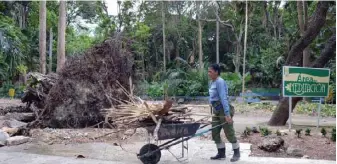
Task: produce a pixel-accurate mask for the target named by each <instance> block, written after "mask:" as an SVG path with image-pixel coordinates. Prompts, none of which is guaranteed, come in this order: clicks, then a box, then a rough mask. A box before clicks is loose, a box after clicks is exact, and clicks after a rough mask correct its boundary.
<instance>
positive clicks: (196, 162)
mask: <svg viewBox="0 0 337 164" xmlns="http://www.w3.org/2000/svg"><path fill="white" fill-rule="evenodd" d="M271 162H272V163H273V164H335V163H336V161H325V160H308V159H291V158H261V157H249V158H246V159H242V160H240V161H238V162H236V163H237V164H270V163H271ZM0 163H1V164H24V163H27V164H141V162H140V161H109V160H98V159H88V158H84V159H76V158H75V157H62V156H51V155H38V154H29V153H21V152H0ZM169 163H170V164H179V162H177V161H160V162H159V164H169ZM189 163H193V164H205V163H210V164H221V163H230V162H228V160H226V162H225V161H210V160H206V159H203V160H200V159H197V158H195V159H191V160H190V161H189Z"/></svg>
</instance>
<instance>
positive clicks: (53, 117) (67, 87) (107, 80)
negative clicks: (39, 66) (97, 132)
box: [27, 37, 133, 128]
mask: <svg viewBox="0 0 337 164" xmlns="http://www.w3.org/2000/svg"><path fill="white" fill-rule="evenodd" d="M129 43H130V42H129V40H127V39H124V38H122V37H114V38H110V39H108V40H106V41H105V42H104V43H102V44H100V45H97V46H95V47H93V48H91V49H90V50H88V51H87V52H86V53H85V54H84V55H82V56H77V57H74V58H72V59H69V60H67V62H66V63H65V66H64V67H63V68H62V69H61V70H60V72H59V73H58V77H57V79H56V80H55V81H56V82H55V83H53V86H52V87H51V89H50V90H49V91H48V93H44V94H47V96H45V97H44V98H43V103H42V104H40V109H39V111H38V112H37V113H38V114H37V118H36V121H34V122H32V123H31V124H30V126H31V127H36V126H38V127H41V126H42V127H53V128H80V127H86V126H92V125H94V124H97V123H99V122H101V121H102V120H104V116H103V115H102V114H101V112H100V111H101V110H102V109H104V108H111V107H113V106H115V105H118V104H119V101H123V100H128V97H127V96H126V95H125V93H124V92H123V90H122V88H121V86H123V87H124V88H129V77H130V76H131V75H132V74H131V73H132V67H133V60H132V56H131V53H130V44H129ZM46 78H47V77H46ZM35 91H36V92H40V91H39V90H35ZM32 93H33V94H32V95H34V92H32ZM38 95H41V94H38ZM31 97H32V98H34V97H35V98H36V96H31ZM27 102H29V101H28V100H27ZM37 102H39V100H37ZM37 108H39V107H37Z"/></svg>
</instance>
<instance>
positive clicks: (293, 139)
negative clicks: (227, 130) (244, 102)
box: [240, 133, 336, 160]
mask: <svg viewBox="0 0 337 164" xmlns="http://www.w3.org/2000/svg"><path fill="white" fill-rule="evenodd" d="M281 137H282V138H283V139H284V142H285V145H284V147H285V149H286V148H289V147H292V148H296V149H299V150H301V151H302V153H303V155H306V156H309V157H308V158H309V159H324V160H336V143H335V142H332V141H331V140H330V139H329V138H328V137H330V134H329V135H327V137H323V136H322V135H320V134H317V133H315V134H312V135H311V136H305V135H304V134H302V135H301V137H300V138H298V137H297V136H296V135H295V134H288V135H284V136H281ZM262 140H263V137H261V134H259V133H254V134H251V135H250V136H248V137H247V138H241V140H240V142H248V143H251V144H252V153H251V156H255V157H280V158H298V157H294V156H291V155H288V154H287V153H286V150H285V149H280V150H279V151H277V152H272V153H270V152H265V151H263V150H261V149H259V148H258V145H259V144H260V143H262Z"/></svg>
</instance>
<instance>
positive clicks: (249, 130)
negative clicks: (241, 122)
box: [245, 127, 252, 135]
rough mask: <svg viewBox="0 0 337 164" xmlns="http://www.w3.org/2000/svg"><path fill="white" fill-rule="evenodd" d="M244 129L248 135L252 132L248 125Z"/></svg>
mask: <svg viewBox="0 0 337 164" xmlns="http://www.w3.org/2000/svg"><path fill="white" fill-rule="evenodd" d="M245 131H246V133H247V134H248V135H250V134H251V133H252V129H251V128H249V127H246V129H245Z"/></svg>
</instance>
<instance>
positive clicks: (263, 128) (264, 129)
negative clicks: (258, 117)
mask: <svg viewBox="0 0 337 164" xmlns="http://www.w3.org/2000/svg"><path fill="white" fill-rule="evenodd" d="M260 132H261V134H262V136H268V135H270V134H271V133H272V131H270V130H269V129H268V128H267V127H262V128H261V127H260Z"/></svg>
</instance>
